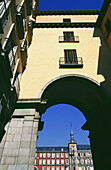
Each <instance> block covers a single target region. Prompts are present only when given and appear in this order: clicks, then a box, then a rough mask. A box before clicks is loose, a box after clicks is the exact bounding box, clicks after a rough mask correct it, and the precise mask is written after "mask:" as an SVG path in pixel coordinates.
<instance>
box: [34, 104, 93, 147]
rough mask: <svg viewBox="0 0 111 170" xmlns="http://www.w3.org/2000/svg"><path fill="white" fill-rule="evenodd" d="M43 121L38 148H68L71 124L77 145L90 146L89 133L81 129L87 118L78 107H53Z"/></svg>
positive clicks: (67, 105)
mask: <svg viewBox="0 0 111 170" xmlns="http://www.w3.org/2000/svg"><path fill="white" fill-rule="evenodd" d="M42 121H44V128H43V130H42V132H38V134H39V138H38V141H37V146H68V141H69V139H70V129H71V124H72V129H73V132H74V139H75V140H76V142H77V144H87V145H90V141H89V138H88V136H89V131H84V130H82V129H81V127H82V126H83V125H84V124H85V122H86V118H85V117H84V115H83V114H82V112H81V111H80V110H78V109H77V108H76V107H74V106H72V105H69V104H57V105H54V106H51V107H49V108H48V109H47V110H46V112H45V114H43V115H42Z"/></svg>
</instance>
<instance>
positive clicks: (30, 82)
mask: <svg viewBox="0 0 111 170" xmlns="http://www.w3.org/2000/svg"><path fill="white" fill-rule="evenodd" d="M64 18H70V19H71V21H73V22H76V21H77V20H79V22H84V21H87V20H88V21H89V22H96V18H97V15H92V16H87V15H86V16H85V15H81V16H77V15H75V16H72V15H69V16H67V15H64V16H63V15H62V16H49V15H48V16H37V18H36V23H41V22H42V23H44V22H50V23H51V22H52V23H55V22H62V21H63V19H64ZM64 31H73V32H74V36H78V37H79V42H75V43H73V42H70V43H66V42H65V43H62V42H61V43H60V42H59V36H63V32H64ZM95 32H99V34H101V35H102V33H101V31H100V30H99V29H98V30H96V29H95V28H89V27H88V28H84V27H83V28H34V29H33V40H32V44H31V46H30V47H29V49H28V55H29V58H28V62H27V68H26V70H25V72H24V73H23V76H22V79H21V91H20V96H19V98H38V97H39V94H40V92H41V90H42V88H43V87H44V86H45V85H46V84H47V83H48V82H50V81H51V80H52V79H55V78H57V77H59V76H61V75H66V74H78V75H81V76H82V75H83V76H86V77H88V78H90V79H93V80H94V81H97V82H98V83H102V82H103V81H105V77H104V75H103V74H102V73H101V74H99V73H98V67H99V59H100V58H99V57H100V56H99V55H100V48H101V46H102V44H104V46H105V48H106V52H107V57H108V60H109V61H110V60H111V59H110V55H111V54H110V52H108V50H107V45H106V43H105V40H103V41H102V44H101V39H100V37H99V36H95V35H94V34H95ZM65 49H76V51H77V57H82V59H83V68H72V69H71V68H69V69H66V68H59V59H60V57H64V50H65ZM108 60H107V62H109V61H108ZM41 77H42V78H41Z"/></svg>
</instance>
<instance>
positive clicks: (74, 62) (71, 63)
mask: <svg viewBox="0 0 111 170" xmlns="http://www.w3.org/2000/svg"><path fill="white" fill-rule="evenodd" d="M82 67H83V60H82V57H76V58H74V57H69V58H68V60H67V59H66V58H65V57H60V59H59V68H82Z"/></svg>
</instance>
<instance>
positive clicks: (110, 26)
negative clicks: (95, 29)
mask: <svg viewBox="0 0 111 170" xmlns="http://www.w3.org/2000/svg"><path fill="white" fill-rule="evenodd" d="M105 28H106V32H107V37H106V38H108V36H109V34H110V32H111V20H110V19H109V18H107V20H106V23H105Z"/></svg>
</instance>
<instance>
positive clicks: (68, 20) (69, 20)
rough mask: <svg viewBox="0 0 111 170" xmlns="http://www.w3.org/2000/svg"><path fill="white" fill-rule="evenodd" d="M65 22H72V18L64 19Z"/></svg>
mask: <svg viewBox="0 0 111 170" xmlns="http://www.w3.org/2000/svg"><path fill="white" fill-rule="evenodd" d="M63 22H66V23H67V22H71V19H70V18H65V19H63Z"/></svg>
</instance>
